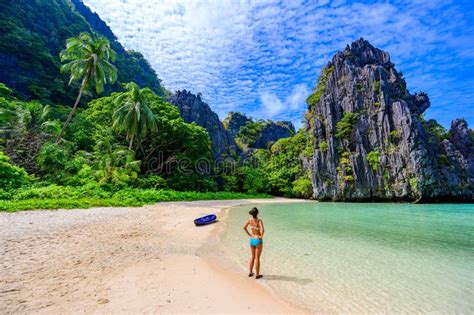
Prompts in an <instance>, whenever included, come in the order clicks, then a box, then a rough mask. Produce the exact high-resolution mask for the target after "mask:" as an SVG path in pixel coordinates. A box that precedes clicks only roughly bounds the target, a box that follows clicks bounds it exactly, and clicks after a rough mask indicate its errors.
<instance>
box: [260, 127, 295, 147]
mask: <svg viewBox="0 0 474 315" xmlns="http://www.w3.org/2000/svg"><path fill="white" fill-rule="evenodd" d="M294 133H295V126H293V123H292V122H291V121H277V122H273V121H270V122H267V123H266V124H265V125H264V126H263V128H262V131H261V132H260V135H259V136H258V137H257V139H256V140H255V142H254V143H253V147H254V148H255V149H267V148H269V147H270V146H271V145H272V144H273V143H275V142H277V141H278V140H279V139H282V138H288V137H291V136H292V135H293V134H294Z"/></svg>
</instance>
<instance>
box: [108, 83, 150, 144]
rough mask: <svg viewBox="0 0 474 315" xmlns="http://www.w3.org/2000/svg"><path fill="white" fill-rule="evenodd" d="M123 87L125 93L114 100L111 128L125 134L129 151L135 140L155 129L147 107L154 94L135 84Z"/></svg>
mask: <svg viewBox="0 0 474 315" xmlns="http://www.w3.org/2000/svg"><path fill="white" fill-rule="evenodd" d="M124 87H125V89H126V90H127V91H126V92H124V93H122V94H121V95H119V96H118V97H117V98H116V99H115V104H116V105H117V106H118V109H117V110H116V111H115V112H114V114H113V116H112V118H113V121H114V122H113V125H112V127H113V128H114V129H115V130H117V131H124V132H126V133H127V140H128V141H129V145H128V149H129V150H131V149H132V146H133V140H134V139H135V138H142V137H144V136H146V135H147V134H148V132H150V131H155V130H156V129H157V126H156V118H155V116H154V115H153V112H152V111H151V109H150V107H149V106H148V105H149V102H150V99H151V97H152V96H153V95H154V93H153V91H152V90H150V89H149V88H144V89H140V87H139V86H138V85H137V84H136V83H135V82H130V83H127V84H124Z"/></svg>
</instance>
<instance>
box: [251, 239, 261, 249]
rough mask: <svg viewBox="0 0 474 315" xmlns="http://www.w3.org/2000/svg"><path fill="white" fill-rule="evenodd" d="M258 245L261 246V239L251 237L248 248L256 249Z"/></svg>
mask: <svg viewBox="0 0 474 315" xmlns="http://www.w3.org/2000/svg"><path fill="white" fill-rule="evenodd" d="M260 244H262V240H261V239H258V238H253V237H251V238H250V246H252V247H256V246H258V245H260Z"/></svg>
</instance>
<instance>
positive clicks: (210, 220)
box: [194, 214, 217, 226]
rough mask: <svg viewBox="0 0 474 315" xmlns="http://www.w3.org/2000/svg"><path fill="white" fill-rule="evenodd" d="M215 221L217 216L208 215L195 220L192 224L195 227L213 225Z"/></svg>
mask: <svg viewBox="0 0 474 315" xmlns="http://www.w3.org/2000/svg"><path fill="white" fill-rule="evenodd" d="M216 220H217V216H216V215H215V214H209V215H206V216H203V217H200V218H197V219H196V220H194V224H196V225H197V226H199V225H206V224H210V223H214V222H216Z"/></svg>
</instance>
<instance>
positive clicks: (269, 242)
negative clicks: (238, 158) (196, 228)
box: [217, 202, 474, 313]
mask: <svg viewBox="0 0 474 315" xmlns="http://www.w3.org/2000/svg"><path fill="white" fill-rule="evenodd" d="M257 207H258V208H259V209H260V212H261V218H262V219H263V220H264V223H265V230H266V234H265V238H264V250H263V256H262V264H263V266H262V273H263V274H264V280H265V281H264V282H265V283H266V284H267V285H269V286H270V287H271V288H272V289H273V290H274V291H275V292H276V293H277V294H280V295H282V296H284V297H285V298H286V299H287V300H289V301H292V302H294V303H296V304H299V305H301V306H303V307H306V308H308V309H310V310H311V311H314V312H332V313H341V312H343V313H347V312H351V313H368V312H369V313H374V312H377V313H380V312H390V313H400V312H409V313H413V312H422V313H427V312H435V313H455V312H457V313H474V205H462V204H438V205H412V204H360V203H359V204H355V203H317V202H308V203H288V204H267V205H258V206H257ZM250 208H251V207H250V206H246V207H239V208H235V209H232V210H230V211H229V215H228V218H227V220H226V226H227V228H226V232H225V233H224V235H223V236H222V239H221V241H220V245H219V249H218V250H217V253H219V255H223V256H221V257H227V258H228V259H230V260H231V261H232V262H234V265H235V263H237V264H238V265H239V266H241V268H239V270H241V271H242V272H243V271H244V270H242V269H243V268H247V267H246V266H247V259H248V254H249V249H248V238H247V237H246V235H245V233H244V232H243V230H242V227H243V225H244V223H245V222H246V220H247V218H248V214H247V212H248V210H249V209H250Z"/></svg>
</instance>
